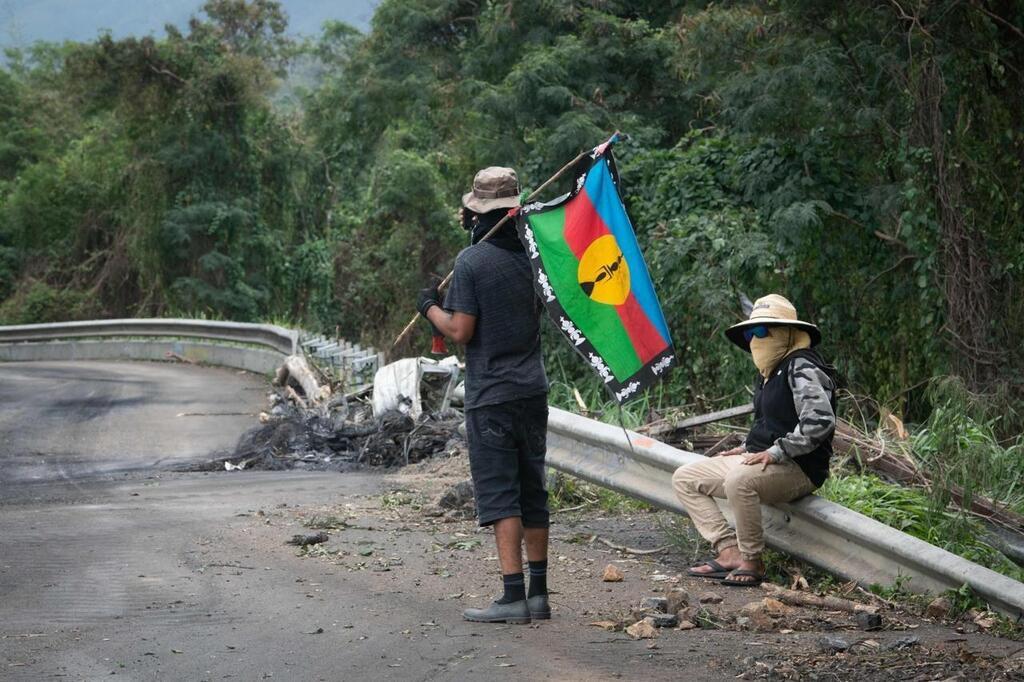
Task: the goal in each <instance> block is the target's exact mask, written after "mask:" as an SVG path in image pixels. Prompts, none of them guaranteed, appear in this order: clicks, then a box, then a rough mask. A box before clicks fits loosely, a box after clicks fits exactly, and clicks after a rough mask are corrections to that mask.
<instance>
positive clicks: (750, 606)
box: [740, 601, 764, 615]
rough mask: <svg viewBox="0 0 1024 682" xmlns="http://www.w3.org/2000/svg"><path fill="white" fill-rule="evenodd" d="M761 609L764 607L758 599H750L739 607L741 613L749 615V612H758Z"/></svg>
mask: <svg viewBox="0 0 1024 682" xmlns="http://www.w3.org/2000/svg"><path fill="white" fill-rule="evenodd" d="M763 609H764V604H762V603H761V602H759V601H752V602H749V603H747V604H744V605H743V607H742V608H740V613H742V614H744V615H750V614H751V613H759V612H761V611H762V610H763Z"/></svg>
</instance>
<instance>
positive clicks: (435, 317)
mask: <svg viewBox="0 0 1024 682" xmlns="http://www.w3.org/2000/svg"><path fill="white" fill-rule="evenodd" d="M426 318H427V319H428V320H430V323H431V324H433V325H434V327H435V328H436V329H437V331H439V332H441V333H442V334H444V335H445V336H446V337H447V338H449V339H451V340H452V341H454V342H455V343H458V344H460V345H465V344H467V343H469V340H470V339H472V338H473V333H474V332H475V331H476V316H475V315H469V314H467V313H462V312H459V311H457V310H456V311H455V312H449V311H447V310H445V309H444V308H442V307H441V306H440V305H433V306H431V307H430V308H429V309H428V310H427V312H426Z"/></svg>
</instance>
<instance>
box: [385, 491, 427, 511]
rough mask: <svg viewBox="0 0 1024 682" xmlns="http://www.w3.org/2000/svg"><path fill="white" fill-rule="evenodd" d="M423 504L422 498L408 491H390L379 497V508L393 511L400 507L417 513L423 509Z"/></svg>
mask: <svg viewBox="0 0 1024 682" xmlns="http://www.w3.org/2000/svg"><path fill="white" fill-rule="evenodd" d="M423 504H424V500H423V497H422V496H420V495H419V494H418V493H415V492H412V491H409V490H401V489H398V490H392V491H390V492H386V493H384V494H383V495H381V496H380V506H381V508H382V509H392V510H393V509H398V508H400V507H409V508H410V509H412V510H413V511H418V510H420V509H422V508H423Z"/></svg>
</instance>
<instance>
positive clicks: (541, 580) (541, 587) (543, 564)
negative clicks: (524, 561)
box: [530, 559, 548, 597]
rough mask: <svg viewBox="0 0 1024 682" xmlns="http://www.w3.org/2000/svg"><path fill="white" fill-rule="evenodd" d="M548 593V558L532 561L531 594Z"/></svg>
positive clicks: (533, 595)
mask: <svg viewBox="0 0 1024 682" xmlns="http://www.w3.org/2000/svg"><path fill="white" fill-rule="evenodd" d="M547 593H548V560H547V559H543V560H541V561H531V562H530V596H531V597H536V596H537V595H538V594H547Z"/></svg>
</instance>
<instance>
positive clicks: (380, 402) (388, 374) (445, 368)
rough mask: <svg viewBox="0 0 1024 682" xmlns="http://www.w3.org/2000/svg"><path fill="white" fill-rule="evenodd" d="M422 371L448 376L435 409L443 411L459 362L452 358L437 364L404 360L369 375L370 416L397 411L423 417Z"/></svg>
mask: <svg viewBox="0 0 1024 682" xmlns="http://www.w3.org/2000/svg"><path fill="white" fill-rule="evenodd" d="M424 372H429V373H431V374H448V375H450V377H451V378H450V380H449V382H448V390H447V391H446V394H445V399H444V402H443V404H442V405H440V406H436V407H437V409H446V408H447V407H448V403H449V401H450V400H451V393H452V390H453V389H454V384H455V382H456V381H458V377H459V360H458V358H456V357H455V356H454V355H450V356H448V357H446V358H445V359H443V360H440V361H438V360H432V359H430V358H404V359H402V360H396V361H395V362H392V363H391V364H388V365H384V366H383V367H381V368H380V369H378V370H377V373H376V374H375V375H374V376H373V414H374V415H376V416H380V415H382V414H384V413H385V412H387V411H389V410H398V411H399V412H402V413H404V414H408V415H409V416H410V417H412V418H413V419H418V418H419V416H420V415H421V414H423V401H422V399H421V398H420V381H421V380H422V379H423V374H424Z"/></svg>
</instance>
